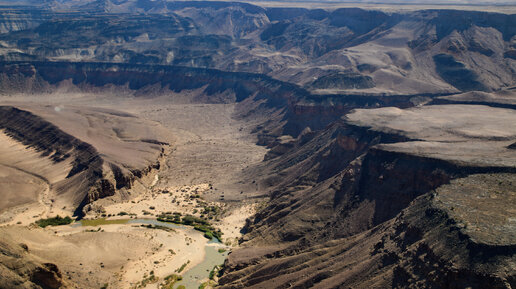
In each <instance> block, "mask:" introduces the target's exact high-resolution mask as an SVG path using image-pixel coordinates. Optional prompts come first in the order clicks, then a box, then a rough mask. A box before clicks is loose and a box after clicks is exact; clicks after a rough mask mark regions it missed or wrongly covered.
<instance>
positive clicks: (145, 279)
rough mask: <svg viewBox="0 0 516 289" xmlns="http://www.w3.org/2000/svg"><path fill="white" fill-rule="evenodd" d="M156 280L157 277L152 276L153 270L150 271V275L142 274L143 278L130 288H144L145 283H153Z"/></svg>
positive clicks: (157, 279)
mask: <svg viewBox="0 0 516 289" xmlns="http://www.w3.org/2000/svg"><path fill="white" fill-rule="evenodd" d="M158 281H159V278H158V277H156V276H154V271H151V272H150V276H148V277H147V276H145V275H144V276H143V279H142V280H141V281H140V282H138V283H136V285H134V286H133V287H131V289H138V288H145V287H146V286H147V285H149V284H154V283H156V282H158Z"/></svg>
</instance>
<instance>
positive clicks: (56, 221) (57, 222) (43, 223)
mask: <svg viewBox="0 0 516 289" xmlns="http://www.w3.org/2000/svg"><path fill="white" fill-rule="evenodd" d="M71 222H73V219H72V218H70V217H68V216H66V217H64V218H61V217H60V216H59V215H57V216H56V217H54V218H48V219H39V220H37V221H36V224H38V226H40V227H41V228H45V227H47V226H61V225H68V224H70V223H71Z"/></svg>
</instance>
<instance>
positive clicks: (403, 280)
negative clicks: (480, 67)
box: [221, 123, 516, 288]
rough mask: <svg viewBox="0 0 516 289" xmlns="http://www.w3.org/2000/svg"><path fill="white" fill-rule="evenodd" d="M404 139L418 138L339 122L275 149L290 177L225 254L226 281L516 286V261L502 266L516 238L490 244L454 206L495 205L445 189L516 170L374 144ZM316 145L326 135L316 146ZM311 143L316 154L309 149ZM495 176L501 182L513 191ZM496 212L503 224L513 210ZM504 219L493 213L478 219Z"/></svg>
mask: <svg viewBox="0 0 516 289" xmlns="http://www.w3.org/2000/svg"><path fill="white" fill-rule="evenodd" d="M325 134H326V135H325ZM400 141H401V142H404V141H410V139H407V138H406V137H403V136H401V135H399V134H385V133H379V132H378V131H372V130H369V129H368V128H365V127H357V126H353V125H349V124H345V123H343V124H340V125H339V126H337V127H335V126H333V127H330V128H328V129H327V131H325V132H321V133H317V134H315V136H313V138H312V139H311V140H310V141H308V142H305V143H302V142H300V143H298V144H293V145H292V147H293V148H294V147H295V149H292V150H291V151H290V150H288V151H287V152H286V153H284V154H281V155H279V156H275V157H274V158H272V159H270V160H269V161H268V162H270V163H272V164H276V166H275V167H276V170H275V171H274V174H277V175H279V178H281V179H282V180H284V182H281V183H280V185H279V186H278V187H275V190H274V192H273V193H272V195H271V200H270V203H269V205H268V206H267V207H266V208H264V209H263V210H261V211H260V212H258V214H256V216H255V217H254V219H252V220H249V222H248V224H247V227H246V229H247V232H248V233H247V234H246V235H245V236H244V239H243V240H242V241H243V242H242V245H243V248H242V249H239V250H236V251H235V252H233V253H232V254H231V255H230V256H229V259H228V261H227V262H226V269H225V270H226V271H225V274H224V276H223V278H222V279H221V284H223V288H264V287H269V286H270V287H274V288H283V287H289V286H290V287H296V288H310V287H314V288H342V287H353V288H385V287H396V288H434V287H435V288H464V287H468V286H471V288H483V286H488V287H493V288H511V287H509V286H512V285H510V284H512V283H511V282H514V281H513V280H514V271H511V272H510V273H507V271H506V270H505V269H504V268H507V267H506V266H513V265H514V264H515V261H516V260H515V259H514V252H515V250H516V247H514V244H515V242H516V240H515V239H514V238H512V237H510V238H503V239H502V240H503V241H500V242H499V243H495V244H493V243H492V242H490V241H488V239H486V238H485V237H482V238H479V237H475V235H474V233H472V232H473V231H475V229H474V228H475V227H473V229H471V230H469V231H467V230H465V229H464V228H466V227H468V228H469V227H471V226H472V224H475V223H474V221H471V220H470V221H468V222H472V223H471V224H470V223H468V224H469V225H467V226H465V225H464V224H465V223H467V222H466V221H465V220H468V218H469V217H467V216H466V215H465V213H464V211H462V209H461V211H460V212H459V211H458V210H457V207H458V206H459V207H460V208H464V210H466V211H467V209H466V208H472V207H475V208H476V209H477V210H478V211H477V213H478V212H481V211H485V212H488V211H491V210H492V209H491V208H490V207H487V206H486V205H485V202H484V201H482V200H476V198H475V197H468V196H469V193H466V192H464V200H471V201H472V202H476V204H478V205H473V204H468V205H465V204H461V203H460V202H458V201H457V200H459V198H457V197H449V194H450V193H448V192H460V189H459V187H460V188H463V190H469V188H470V187H469V186H471V188H474V187H475V186H476V185H475V184H476V182H478V181H475V180H474V178H473V179H472V178H469V177H467V176H470V175H473V174H484V175H485V174H488V175H490V178H494V179H493V180H498V181H496V182H497V184H498V183H500V184H502V183H507V184H508V183H510V181H507V182H506V181H501V180H502V179H505V178H506V177H505V176H503V177H502V176H501V175H500V174H501V173H502V172H508V173H509V176H510V178H513V177H514V172H515V169H514V168H511V167H498V168H497V167H485V166H480V167H478V166H474V165H465V164H457V163H455V162H450V161H446V160H442V159H435V158H428V157H424V156H418V155H415V154H407V153H403V152H393V151H387V150H383V149H381V146H378V145H377V144H380V143H392V144H394V143H396V142H400ZM317 143H320V144H328V145H327V146H321V147H319V149H315V147H316V146H317V145H316V144H317ZM305 149H306V152H312V151H313V152H314V154H313V155H312V154H308V155H303V151H304V150H305ZM297 153H299V154H297ZM294 155H295V156H296V157H298V158H296V157H294ZM273 167H274V166H273ZM454 180H461V181H458V182H460V183H461V184H462V185H460V184H457V185H454V184H455V181H454ZM450 183H452V185H448V184H450ZM450 186H453V188H449V187H450ZM497 186H500V187H499V188H497V189H493V190H498V191H500V192H504V191H507V192H508V191H510V190H511V189H510V187H507V186H506V185H497ZM439 188H442V189H439ZM445 188H449V189H445ZM466 188H468V189H466ZM436 189H438V192H439V197H435V194H434V192H435V190H436ZM480 191H481V189H480ZM441 194H442V197H441ZM447 194H448V195H447ZM509 194H510V193H509ZM504 200H505V201H502V202H511V203H512V202H513V200H514V199H513V198H508V199H504ZM443 204H445V205H443ZM454 208H455V209H454ZM500 215H501V216H503V217H502V219H503V218H505V219H503V220H504V221H501V225H500V228H505V227H504V226H507V224H508V223H507V222H510V221H507V220H508V219H507V218H508V217H509V216H510V214H509V213H507V212H506V213H500ZM497 218H498V217H496V218H494V217H486V218H485V224H476V228H483V226H484V225H485V226H488V227H489V225H487V223H491V224H494V223H492V222H494V220H497ZM470 219H474V218H473V217H471V218H470ZM491 226H493V225H491ZM480 230H483V229H480ZM502 230H503V229H502ZM506 230H510V229H508V227H507V229H506ZM493 232H494V231H493ZM504 234H506V233H497V236H499V237H501V236H503V235H504ZM478 235H481V236H485V235H482V234H480V233H479V234H478ZM486 235H488V234H486ZM486 244H490V245H486ZM486 246H487V247H486ZM488 247H489V248H488ZM481 256H482V257H481ZM509 264H512V265H509Z"/></svg>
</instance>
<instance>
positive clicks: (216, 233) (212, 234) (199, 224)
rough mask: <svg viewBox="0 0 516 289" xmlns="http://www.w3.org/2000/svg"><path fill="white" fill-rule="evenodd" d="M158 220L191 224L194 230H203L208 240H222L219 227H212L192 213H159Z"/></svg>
mask: <svg viewBox="0 0 516 289" xmlns="http://www.w3.org/2000/svg"><path fill="white" fill-rule="evenodd" d="M158 221H161V222H170V223H174V224H182V225H187V226H193V227H194V229H195V230H197V231H201V232H203V233H204V237H206V238H208V239H210V240H211V239H213V238H217V239H218V240H219V241H222V232H221V231H220V229H216V228H214V227H213V226H212V225H211V224H210V223H209V222H208V221H207V220H205V219H202V218H198V217H195V216H192V215H186V216H181V214H180V213H173V214H161V215H159V216H158Z"/></svg>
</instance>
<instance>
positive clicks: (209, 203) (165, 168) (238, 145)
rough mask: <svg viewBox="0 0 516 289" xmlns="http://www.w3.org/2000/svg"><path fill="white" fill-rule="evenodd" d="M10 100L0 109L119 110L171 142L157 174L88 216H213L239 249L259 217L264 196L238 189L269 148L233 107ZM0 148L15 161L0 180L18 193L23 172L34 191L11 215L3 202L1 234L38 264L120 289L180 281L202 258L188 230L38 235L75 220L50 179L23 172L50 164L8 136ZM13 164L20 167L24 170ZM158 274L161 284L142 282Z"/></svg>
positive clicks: (97, 99) (71, 229)
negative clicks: (62, 219)
mask: <svg viewBox="0 0 516 289" xmlns="http://www.w3.org/2000/svg"><path fill="white" fill-rule="evenodd" d="M10 99H11V98H9V97H5V98H4V99H2V100H1V103H2V104H6V105H13V106H17V107H32V108H33V107H37V106H40V105H41V106H53V107H59V108H60V110H66V109H67V108H68V107H72V106H73V107H74V109H77V108H80V107H91V105H92V104H94V105H95V107H96V109H99V108H100V109H116V110H117V111H121V112H123V113H129V114H131V115H135V116H137V117H139V118H141V119H145V120H149V121H153V122H156V123H158V124H159V125H161V126H162V127H164V128H165V129H166V130H167V132H166V133H167V134H169V135H170V136H171V137H172V141H171V143H170V144H169V146H168V147H167V148H166V149H165V151H164V154H163V157H162V158H161V161H160V163H161V166H160V169H159V170H153V171H151V172H150V173H149V174H148V175H145V176H143V177H142V178H140V179H138V180H136V181H135V182H134V183H133V185H132V187H131V188H130V189H128V190H125V189H124V190H123V191H122V193H121V194H119V195H115V196H113V197H108V198H104V199H100V200H98V201H96V202H94V203H93V204H91V205H90V207H91V209H90V210H89V211H88V212H87V214H86V216H85V217H84V218H85V219H99V218H107V220H117V219H124V220H127V219H128V218H132V219H136V218H139V219H142V218H145V219H149V218H150V219H154V218H156V217H158V216H159V215H160V214H162V213H165V212H169V213H170V212H176V213H181V214H183V215H187V214H191V215H194V216H197V217H199V216H200V215H201V214H202V213H206V216H207V217H209V218H210V222H211V223H212V224H213V225H214V226H215V227H216V228H219V229H221V230H222V232H223V234H224V235H223V237H222V238H223V242H224V243H225V245H224V246H238V242H237V240H238V238H239V237H241V235H242V234H241V232H240V231H241V229H242V228H243V226H244V224H245V220H246V218H248V217H250V216H251V215H252V214H254V212H255V209H256V206H257V204H258V203H259V202H260V200H261V198H260V196H262V195H263V193H262V192H260V191H259V189H258V188H257V187H251V188H250V187H249V186H248V185H247V186H245V185H244V184H241V183H239V181H238V180H239V174H240V173H241V172H242V170H243V169H245V168H247V167H249V166H252V165H253V164H256V163H259V162H261V161H262V160H263V157H264V155H265V153H266V149H265V148H264V147H260V146H257V145H256V144H255V143H256V140H255V139H254V138H252V137H250V134H249V131H250V129H249V127H250V126H251V124H249V123H244V122H240V121H237V120H235V118H234V117H233V114H234V110H235V105H234V104H189V103H177V102H175V101H174V99H170V98H166V97H159V98H124V97H118V96H112V95H111V96H105V97H102V96H96V95H88V94H82V95H63V94H55V95H45V97H44V99H45V102H44V103H43V104H42V103H41V99H42V98H40V97H38V96H31V95H25V96H19V95H18V96H16V102H12V101H10ZM56 113H59V111H57V110H56ZM59 125H60V124H59V123H58V124H57V126H59ZM100 129H101V128H99V130H100ZM99 134H100V133H99ZM0 149H2V151H3V152H4V154H2V155H4V156H10V158H9V157H7V158H6V157H4V159H2V160H0V165H1V167H0V172H1V179H0V181H2V183H5V184H7V185H9V188H11V187H12V188H15V189H16V190H20V189H23V188H22V187H20V186H21V184H20V183H19V182H14V181H13V180H14V179H13V177H18V175H19V174H23V175H24V178H25V179H26V180H27V182H25V183H27V184H31V186H32V187H31V188H32V190H23V191H24V192H26V195H27V196H26V197H24V198H22V199H20V198H16V201H17V202H18V203H17V204H14V205H16V206H14V208H13V204H12V202H11V201H10V199H9V198H7V199H6V200H5V201H4V203H5V204H3V203H2V205H3V207H5V208H4V209H3V211H2V212H1V213H0V217H1V218H2V222H3V225H2V227H1V230H2V234H3V235H4V236H9V237H7V239H11V241H13V242H15V240H23V242H24V243H25V244H26V245H27V246H28V248H29V251H30V253H31V254H32V255H33V256H34V258H36V259H38V260H41V261H42V262H50V263H54V264H56V265H57V266H58V267H59V268H61V270H62V271H64V272H62V273H63V274H64V275H65V277H67V278H69V279H70V280H71V281H72V283H74V284H77V285H78V286H79V287H81V288H98V286H101V285H103V284H108V285H109V287H112V286H114V288H129V287H130V286H140V287H139V288H158V285H159V284H161V282H162V280H164V278H165V277H166V276H168V275H170V274H179V273H177V272H176V271H177V270H178V269H179V268H180V267H181V266H182V265H183V264H186V267H184V266H183V267H184V268H183V273H184V272H185V271H188V270H189V269H191V268H193V267H195V266H196V265H197V264H199V263H200V262H201V261H202V260H203V259H204V246H205V245H206V243H207V239H206V238H204V237H203V236H202V233H200V232H198V231H195V230H193V229H192V228H189V227H185V228H181V229H174V230H172V231H164V230H159V229H154V230H152V229H149V228H144V227H140V226H139V225H135V224H104V225H100V226H96V227H81V226H76V225H67V226H62V227H47V228H45V229H41V228H37V226H35V225H34V224H33V222H34V221H36V220H38V219H40V218H45V217H53V216H55V215H56V214H59V215H61V216H64V215H71V214H72V211H70V210H71V209H72V208H68V209H67V208H66V206H65V207H61V206H60V205H56V204H54V200H53V198H54V197H55V192H54V191H53V188H52V187H51V186H50V185H49V183H48V181H46V179H45V178H44V177H41V176H38V175H37V174H32V173H25V172H24V171H23V167H24V166H29V165H30V164H31V162H32V163H34V162H42V164H44V162H45V160H46V158H44V157H41V156H39V154H38V152H36V151H33V152H31V149H28V148H25V146H24V145H22V144H20V143H18V142H16V141H14V140H13V139H11V138H10V137H8V136H7V135H5V134H2V135H1V139H0ZM21 156H23V157H21ZM13 157H14V158H17V159H21V160H22V161H21V162H19V163H20V165H19V166H20V168H17V167H16V164H17V163H18V162H13V160H12V158H13ZM18 157H19V158H18ZM23 160H24V161H23ZM9 164H10V165H9ZM48 165H49V166H50V167H52V165H54V166H55V164H48ZM61 165H63V166H65V165H66V164H64V163H63V164H61ZM4 188H6V187H5V186H4ZM244 191H245V192H244ZM8 207H9V209H7V208H8ZM0 209H1V208H0ZM210 210H211V211H210ZM208 211H209V213H208ZM4 241H5V240H4ZM151 271H152V272H153V275H154V276H156V277H158V278H159V280H161V281H159V282H148V281H147V282H145V281H144V280H145V279H146V278H147V279H148V278H149V277H150V276H151V273H150V272H151ZM207 273H208V272H207ZM207 273H206V274H207ZM205 281H206V280H205ZM142 282H144V283H145V284H144V283H142ZM196 288H197V287H196Z"/></svg>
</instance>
